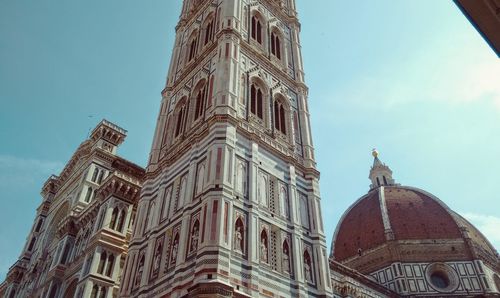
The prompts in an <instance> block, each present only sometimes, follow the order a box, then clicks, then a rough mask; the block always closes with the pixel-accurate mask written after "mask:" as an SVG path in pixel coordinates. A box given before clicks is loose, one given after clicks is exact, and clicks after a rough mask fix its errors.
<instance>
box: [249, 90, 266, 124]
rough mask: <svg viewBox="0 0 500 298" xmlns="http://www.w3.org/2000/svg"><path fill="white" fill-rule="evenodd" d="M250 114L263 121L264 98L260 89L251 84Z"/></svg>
mask: <svg viewBox="0 0 500 298" xmlns="http://www.w3.org/2000/svg"><path fill="white" fill-rule="evenodd" d="M250 112H251V113H252V114H254V115H255V116H257V117H259V118H260V119H262V120H263V119H264V96H263V92H262V89H261V88H260V87H259V86H258V85H256V84H252V85H251V87H250Z"/></svg>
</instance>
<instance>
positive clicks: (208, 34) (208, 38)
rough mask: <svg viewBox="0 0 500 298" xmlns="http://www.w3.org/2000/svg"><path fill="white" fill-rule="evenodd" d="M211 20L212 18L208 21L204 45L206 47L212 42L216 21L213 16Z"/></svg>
mask: <svg viewBox="0 0 500 298" xmlns="http://www.w3.org/2000/svg"><path fill="white" fill-rule="evenodd" d="M210 18H211V19H210V21H208V22H207V24H206V26H205V41H204V43H203V45H206V44H207V43H208V42H209V41H211V40H212V36H213V30H214V20H213V18H212V17H211V16H210Z"/></svg>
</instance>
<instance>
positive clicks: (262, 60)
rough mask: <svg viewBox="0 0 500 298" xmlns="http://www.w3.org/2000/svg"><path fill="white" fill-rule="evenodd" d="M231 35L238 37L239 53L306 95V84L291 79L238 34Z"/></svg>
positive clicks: (307, 89)
mask: <svg viewBox="0 0 500 298" xmlns="http://www.w3.org/2000/svg"><path fill="white" fill-rule="evenodd" d="M233 34H235V35H237V36H239V38H240V40H241V42H240V47H241V52H242V53H243V54H246V55H247V56H248V57H252V58H253V60H255V62H256V63H257V65H259V67H261V68H262V66H264V67H265V69H266V70H268V71H269V72H270V73H271V74H273V75H274V76H275V77H276V78H277V79H279V80H280V81H282V82H286V84H287V85H288V86H291V87H294V88H295V89H296V90H295V91H300V90H301V89H302V90H304V91H305V94H307V92H308V91H309V88H308V87H307V86H306V84H304V83H301V82H298V81H296V80H294V79H293V78H291V77H290V76H289V75H288V74H287V73H286V72H285V71H283V70H282V69H281V68H279V67H278V66H276V64H275V63H272V61H271V60H269V58H268V57H267V56H265V55H263V54H262V52H261V51H259V50H258V49H256V48H255V47H254V46H252V45H251V44H249V43H248V42H247V41H246V40H244V39H243V37H242V36H241V35H240V34H237V33H233ZM295 67H296V66H295ZM294 71H295V72H296V71H297V69H294ZM269 87H272V86H269Z"/></svg>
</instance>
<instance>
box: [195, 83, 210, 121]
mask: <svg viewBox="0 0 500 298" xmlns="http://www.w3.org/2000/svg"><path fill="white" fill-rule="evenodd" d="M206 91H207V86H206V85H205V86H204V87H202V88H200V90H198V93H197V94H196V107H195V113H194V120H195V121H196V120H197V119H198V118H200V117H201V116H202V115H203V107H204V102H205V94H206Z"/></svg>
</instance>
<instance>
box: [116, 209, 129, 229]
mask: <svg viewBox="0 0 500 298" xmlns="http://www.w3.org/2000/svg"><path fill="white" fill-rule="evenodd" d="M126 217H127V213H126V212H125V209H122V211H121V212H120V215H119V216H118V223H117V226H116V230H117V231H118V232H120V233H122V232H123V226H124V224H125V218H126Z"/></svg>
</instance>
